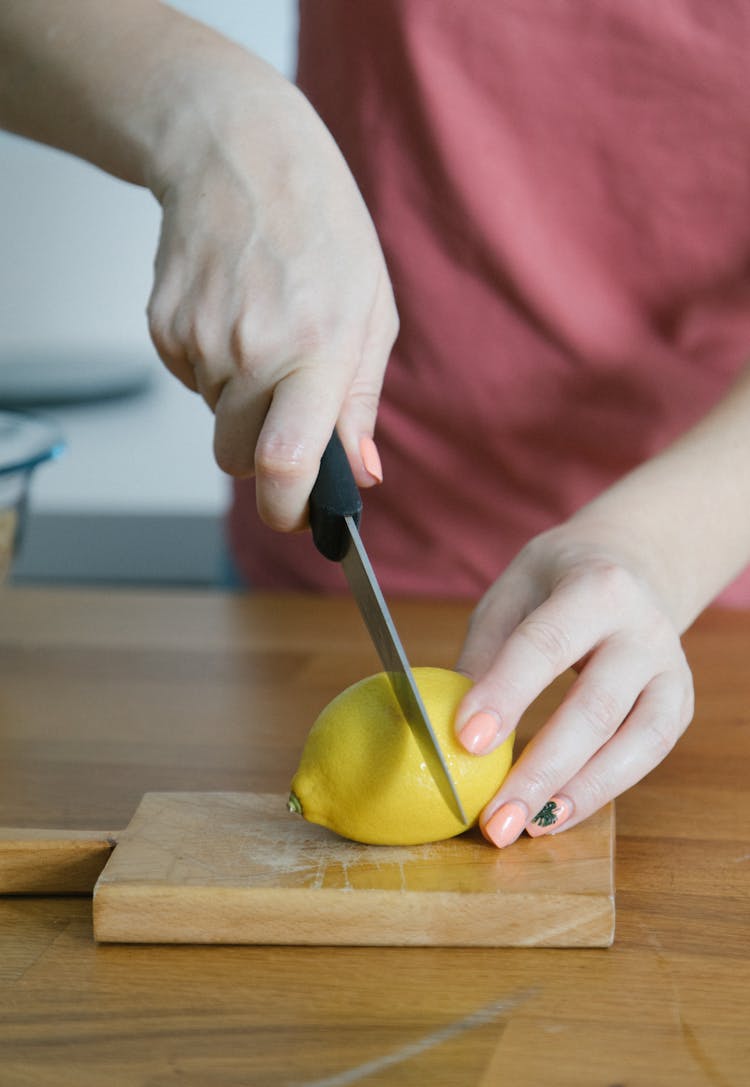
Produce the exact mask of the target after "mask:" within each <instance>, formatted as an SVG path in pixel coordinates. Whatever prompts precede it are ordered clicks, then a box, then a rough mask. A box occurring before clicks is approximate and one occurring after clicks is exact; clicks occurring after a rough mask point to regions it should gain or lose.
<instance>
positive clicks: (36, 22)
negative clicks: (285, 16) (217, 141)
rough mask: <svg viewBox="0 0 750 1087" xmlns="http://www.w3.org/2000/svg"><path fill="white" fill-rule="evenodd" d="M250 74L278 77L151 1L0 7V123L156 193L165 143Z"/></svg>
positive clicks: (77, 0) (33, 0)
mask: <svg viewBox="0 0 750 1087" xmlns="http://www.w3.org/2000/svg"><path fill="white" fill-rule="evenodd" d="M254 79H257V83H258V84H259V85H260V87H261V88H263V87H265V86H266V85H267V84H269V83H270V85H271V86H278V87H280V88H281V87H283V86H284V84H285V81H284V80H282V79H281V77H280V76H277V75H276V73H274V72H273V70H272V69H271V68H270V67H269V66H268V65H266V64H265V63H264V62H263V61H261V60H260V59H258V58H256V57H253V56H252V55H250V54H248V53H247V52H246V51H245V50H243V49H241V48H240V47H238V46H236V45H234V44H233V43H231V42H230V41H228V40H227V39H225V38H223V37H222V36H221V35H219V34H217V33H214V32H213V31H212V30H211V29H209V28H208V27H205V26H203V25H202V24H200V23H197V22H195V21H193V20H191V19H189V18H187V17H185V16H183V15H181V14H180V13H179V12H177V11H175V10H173V9H172V8H169V7H166V6H165V5H163V4H160V3H157V2H156V0H128V2H127V3H125V4H118V3H102V2H101V0H65V3H60V2H59V0H4V3H3V4H2V5H0V125H1V126H2V127H4V128H6V129H8V130H10V131H13V132H15V133H17V134H19V135H23V136H27V137H29V138H30V139H33V140H37V141H39V142H42V143H47V144H50V145H52V146H55V147H58V148H60V149H62V150H65V151H68V152H70V153H72V154H74V155H77V156H79V157H81V158H85V159H88V160H89V161H91V162H93V163H95V164H96V165H97V166H100V167H101V168H102V169H104V170H106V171H107V172H109V173H112V174H115V175H116V176H118V177H121V178H124V179H125V180H127V181H131V182H133V183H135V184H139V185H145V186H147V187H150V188H152V189H155V190H156V189H158V187H159V185H160V184H161V183H162V180H161V178H162V175H163V174H165V173H167V172H168V167H169V159H170V155H171V154H173V153H174V152H173V147H174V144H175V143H177V142H179V143H180V144H181V147H182V148H183V149H184V146H185V144H186V143H188V142H189V139H190V136H191V133H189V132H188V131H186V130H187V129H189V128H190V127H191V126H194V125H197V124H200V123H201V121H203V122H206V123H208V124H210V118H208V117H206V111H209V112H210V108H211V102H212V101H214V100H216V98H217V97H219V98H222V99H225V100H229V99H230V98H231V93H232V92H231V88H232V85H233V84H234V89H235V93H237V92H238V90H239V88H240V87H242V89H243V91H245V92H246V89H247V85H248V82H250V83H252V82H253V80H254ZM244 100H245V102H247V101H248V98H247V95H246V94H245V99H244ZM180 154H184V150H182V151H181V152H180Z"/></svg>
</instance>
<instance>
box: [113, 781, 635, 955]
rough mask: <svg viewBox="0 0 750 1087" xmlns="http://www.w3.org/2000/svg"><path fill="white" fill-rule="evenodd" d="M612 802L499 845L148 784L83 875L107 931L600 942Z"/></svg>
mask: <svg viewBox="0 0 750 1087" xmlns="http://www.w3.org/2000/svg"><path fill="white" fill-rule="evenodd" d="M613 852H614V806H613V805H612V804H610V805H608V806H607V807H606V808H605V809H603V810H602V811H600V812H599V813H598V814H597V815H595V816H593V817H592V818H591V819H589V820H587V821H586V822H584V823H582V824H580V825H579V826H578V827H575V828H573V829H572V830H570V831H568V832H567V833H564V834H560V835H557V836H555V837H551V836H545V837H542V838H537V839H534V840H532V839H530V838H527V837H523V838H521V839H519V841H518V842H516V843H515V844H514V845H513V846H512V847H510V848H508V849H506V850H503V851H498V850H496V849H494V848H493V847H492V846H490V845H489V844H488V843H486V842H485V841H484V839H483V838H482V837H481V835H480V834H479V833H478V832H477V831H472V832H469V833H468V834H466V835H462V836H461V837H459V838H453V839H451V840H449V841H445V842H438V843H434V844H430V845H424V846H403V847H390V846H365V845H358V844H355V843H352V842H348V841H345V840H344V839H341V838H338V837H337V836H336V835H334V834H332V833H330V832H329V831H327V830H325V829H323V828H322V827H317V826H313V825H311V824H309V823H307V822H306V821H305V820H303V819H301V818H300V817H298V816H293V815H290V814H289V812H287V810H286V798H285V797H282V796H277V795H269V794H253V793H148V794H146V795H145V796H144V798H143V800H142V802H141V804H140V806H139V807H138V810H137V811H136V813H135V816H134V818H133V820H132V822H131V823H130V826H129V827H128V828H127V830H126V831H124V832H123V833H122V834H120V835H119V836H118V843H117V846H116V848H115V849H114V851H113V853H112V854H111V856H110V858H109V860H108V862H107V864H106V867H105V868H104V870H103V872H102V873H101V875H100V877H99V879H98V881H97V883H96V886H95V888H94V935H95V937H96V939H97V940H99V941H103V942H116V943H192V944H217V943H224V944H320V945H332V944H348V945H422V946H426V945H435V946H446V947H447V946H487V947H511V946H539V947H605V946H608V945H609V944H611V943H612V940H613V937H614V918H615V906H614V881H613Z"/></svg>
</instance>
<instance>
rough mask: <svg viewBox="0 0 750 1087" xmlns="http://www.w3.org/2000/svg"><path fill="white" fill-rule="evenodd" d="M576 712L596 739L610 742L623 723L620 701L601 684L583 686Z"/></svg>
mask: <svg viewBox="0 0 750 1087" xmlns="http://www.w3.org/2000/svg"><path fill="white" fill-rule="evenodd" d="M576 712H577V715H578V717H579V718H580V719H581V720H582V721H583V723H584V724H585V726H586V727H587V728H588V729H589V731H590V732H592V733H593V734H594V736H595V737H596V739H598V740H601V741H604V740H608V739H609V738H610V737H611V736H612V735H613V734H614V733H615V732H616V731H617V728H618V727H619V725H620V724H621V723H622V718H623V711H622V706H621V704H620V700H619V699H618V698H617V696H616V695H615V694H614V693H613V692H612V691H611V690H609V688H607V687H604V686H602V685H601V684H598V683H595V684H592V683H589V684H586V685H584V686H582V688H581V690H580V692H579V694H578V696H577V699H576Z"/></svg>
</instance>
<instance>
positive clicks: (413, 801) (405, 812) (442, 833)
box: [289, 668, 513, 845]
mask: <svg viewBox="0 0 750 1087" xmlns="http://www.w3.org/2000/svg"><path fill="white" fill-rule="evenodd" d="M414 678H415V680H416V684H417V687H418V689H419V693H420V695H421V696H422V700H423V702H424V705H425V709H426V710H427V713H428V715H429V718H430V722H431V724H432V727H433V729H434V731H435V735H436V736H437V739H438V742H439V744H440V747H441V749H442V751H443V755H444V757H445V760H446V763H447V765H448V768H449V770H450V773H451V777H452V778H453V781H454V782H455V784H456V788H457V790H458V794H459V796H460V797H461V803H462V805H463V808H464V811H465V812H466V815H467V818H468V820H469V825H470V826H473V825H474V824H475V823H476V821H477V819H478V817H479V813H480V812H481V810H482V808H483V807H484V805H485V804H486V803H487V801H488V800H489V799H490V798H491V797H492V796H493V794H494V793H495V792H496V791H497V789H498V787H499V786H500V783H501V781H502V780H503V778H504V777H505V775H506V774H507V772H508V770H509V769H510V763H511V758H512V754H513V736H510V737H509V738H508V739H507V740H506V741H505V742H504V743H503V744H501V745H500V747H498V748H497V749H496V750H495V751H493V752H491V753H490V754H489V755H482V756H476V755H470V754H468V752H466V751H465V750H464V748H463V747H461V745H460V744H459V742H458V740H457V739H456V736H455V732H454V727H453V722H454V718H455V714H456V709H457V707H458V704H459V702H460V701H461V699H462V698H463V696H464V695H465V694H466V692H467V691H468V690H469V688H470V687H471V680H469V679H467V677H466V676H462V675H460V674H459V673H458V672H452V671H449V670H448V669H445V668H415V669H414ZM289 810H290V811H296V812H299V813H300V814H301V815H303V816H304V817H305V818H306V819H308V820H309V821H310V822H311V823H320V824H321V825H322V826H324V827H328V828H329V829H330V830H333V831H335V832H336V833H337V834H340V835H341V836H342V837H344V838H350V839H351V840H353V841H356V842H367V843H369V844H372V845H416V844H419V843H423V842H435V841H440V840H442V839H444V838H452V837H454V835H456V834H460V833H461V832H462V831H464V830H466V827H465V826H462V825H461V823H460V822H459V820H458V818H457V816H455V815H454V814H453V812H452V811H451V809H450V808H449V807H448V805H447V804H446V803H445V801H444V800H443V798H442V796H441V794H440V790H439V789H438V787H437V785H436V784H435V782H434V781H433V779H432V775H431V774H430V772H429V770H428V769H427V766H426V765H425V762H424V759H423V757H422V754H421V752H420V750H419V747H418V745H417V742H416V740H415V739H414V737H413V736H412V733H411V729H410V728H409V726H408V725H407V723H406V720H405V718H404V716H403V714H402V713H401V710H400V708H399V705H398V702H397V701H396V698H395V696H394V694H393V691H392V689H391V685H390V682H389V680H388V677H387V675H386V674H385V673H384V672H380V673H378V674H377V675H374V676H369V677H368V678H367V679H363V680H360V682H359V683H355V684H353V685H352V686H351V687H347V689H346V690H345V691H342V692H341V694H339V695H337V696H336V698H334V699H333V701H332V702H329V703H328V705H327V706H326V707H325V709H324V710H323V711H322V713H321V714H320V716H319V717H318V719H317V720H316V722H315V724H314V725H313V727H312V729H311V730H310V733H309V735H308V737H307V741H306V743H305V746H304V748H303V751H302V756H301V759H300V764H299V768H298V770H297V773H296V774H295V776H294V780H293V781H292V792H291V794H290V797H289Z"/></svg>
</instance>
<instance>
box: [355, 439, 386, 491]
mask: <svg viewBox="0 0 750 1087" xmlns="http://www.w3.org/2000/svg"><path fill="white" fill-rule="evenodd" d="M359 455H360V457H361V458H362V463H363V464H364V466H365V471H366V472H368V473H369V474H370V475H371V476H372V478H373V479H374V480H376V481H377V482H378V483H382V482H383V466H382V464H381V463H380V454H379V453H378V447H377V446H376V445H375V442H374V441H373V440H372V438H368V437H367V436H365V437H364V438H363V439H362V440H361V442H360V443H359Z"/></svg>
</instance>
